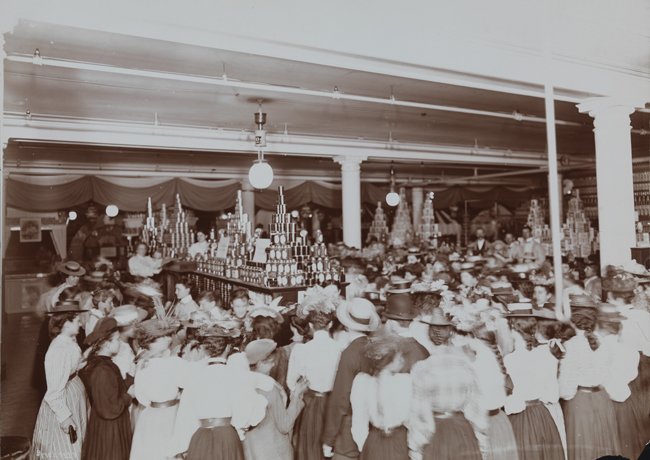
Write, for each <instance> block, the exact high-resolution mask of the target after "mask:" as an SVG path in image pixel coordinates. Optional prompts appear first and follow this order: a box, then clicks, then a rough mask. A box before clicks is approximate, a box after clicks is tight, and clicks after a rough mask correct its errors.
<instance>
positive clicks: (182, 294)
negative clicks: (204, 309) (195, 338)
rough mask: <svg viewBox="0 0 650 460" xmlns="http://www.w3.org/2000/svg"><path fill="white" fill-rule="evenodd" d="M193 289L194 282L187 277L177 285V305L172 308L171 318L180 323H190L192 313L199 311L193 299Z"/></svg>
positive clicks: (182, 278)
mask: <svg viewBox="0 0 650 460" xmlns="http://www.w3.org/2000/svg"><path fill="white" fill-rule="evenodd" d="M192 288H194V282H192V280H190V279H189V278H188V277H186V276H183V277H181V279H180V280H178V282H177V283H176V291H175V293H176V303H174V305H172V306H171V316H173V317H174V318H176V319H177V320H179V321H189V320H190V317H191V315H192V312H195V311H199V306H198V305H197V304H196V302H194V299H193V298H192ZM168 303H169V302H168Z"/></svg>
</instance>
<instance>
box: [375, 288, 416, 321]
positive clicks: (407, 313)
mask: <svg viewBox="0 0 650 460" xmlns="http://www.w3.org/2000/svg"><path fill="white" fill-rule="evenodd" d="M382 316H383V317H385V318H388V319H396V320H401V321H413V319H414V318H415V317H416V316H418V311H417V310H416V309H415V308H413V302H412V301H411V296H410V294H391V295H389V296H388V297H387V298H386V309H385V310H384V311H383V312H382Z"/></svg>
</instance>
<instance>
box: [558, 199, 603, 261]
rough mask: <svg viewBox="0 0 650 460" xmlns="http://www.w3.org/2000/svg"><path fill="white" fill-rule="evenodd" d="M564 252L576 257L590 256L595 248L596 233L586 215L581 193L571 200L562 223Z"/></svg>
mask: <svg viewBox="0 0 650 460" xmlns="http://www.w3.org/2000/svg"><path fill="white" fill-rule="evenodd" d="M562 236H563V238H562V252H563V253H564V254H569V253H572V254H573V255H574V256H575V257H589V256H590V255H591V254H592V250H593V249H594V247H593V245H594V240H595V239H596V234H595V231H594V229H593V228H592V227H591V222H590V220H589V219H588V218H587V217H586V216H585V212H584V207H583V203H582V200H581V199H580V194H579V193H578V195H577V196H575V197H573V198H571V199H570V200H569V210H568V212H567V218H566V222H565V223H564V225H562Z"/></svg>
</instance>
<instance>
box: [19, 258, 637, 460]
mask: <svg viewBox="0 0 650 460" xmlns="http://www.w3.org/2000/svg"><path fill="white" fill-rule="evenodd" d="M450 259H451V261H450ZM411 262H413V263H411V264H406V265H405V266H399V265H398V266H395V267H393V268H392V269H391V272H392V273H387V272H386V270H385V267H384V273H383V275H384V276H382V267H365V266H363V265H361V264H359V263H351V264H349V267H350V268H349V270H348V275H349V276H348V279H349V280H350V281H352V282H351V285H350V286H348V289H347V294H344V295H345V296H346V298H345V299H344V298H343V297H342V296H341V293H340V292H339V289H338V288H337V287H336V286H334V285H332V286H328V287H326V288H321V287H315V288H311V289H310V290H308V292H307V293H306V295H305V296H304V298H302V299H301V301H300V302H299V303H296V304H292V305H286V306H284V307H280V306H279V305H278V301H277V300H276V301H275V302H273V303H271V304H270V305H269V304H263V303H261V302H260V301H259V300H255V301H251V298H250V296H249V293H248V292H247V291H246V290H234V291H232V293H231V295H230V299H229V303H228V304H227V305H222V304H221V302H220V300H219V297H218V296H217V295H216V294H215V293H213V292H209V291H205V292H201V293H198V295H196V294H197V293H196V292H194V286H193V284H192V282H191V281H189V280H188V279H187V278H181V279H179V280H178V282H177V284H176V286H175V288H176V289H175V293H176V298H175V300H174V301H172V302H165V301H164V300H165V299H164V298H163V296H162V295H161V294H160V290H159V289H158V288H157V287H156V286H155V284H154V283H152V282H151V281H150V280H149V281H144V282H142V283H139V284H137V285H132V286H124V285H121V284H119V283H118V282H116V281H109V280H107V279H103V277H102V276H101V275H100V274H98V273H96V274H95V275H94V277H95V279H94V280H93V279H92V277H91V278H90V279H87V281H88V282H89V283H94V284H92V285H91V286H90V287H91V288H92V291H90V288H88V287H87V288H86V290H85V291H84V290H83V289H80V288H79V279H80V278H81V277H83V276H84V275H85V270H84V269H83V268H82V267H81V266H80V265H79V264H76V263H75V262H67V263H64V264H62V265H61V267H60V271H61V273H62V274H63V275H64V276H65V277H66V280H65V282H64V283H62V285H61V286H59V287H57V288H55V289H54V290H53V292H52V293H50V294H49V295H48V296H47V300H46V305H47V318H45V320H44V330H45V331H46V332H47V334H48V335H49V340H48V338H47V337H41V339H40V340H41V341H42V342H44V343H45V344H46V347H47V348H46V350H47V351H46V353H45V355H44V363H43V360H41V361H39V359H38V357H37V360H36V370H38V369H39V368H44V377H43V376H42V373H41V374H39V373H38V372H35V380H38V379H39V378H41V379H44V380H45V382H46V384H47V390H46V393H45V396H44V399H43V402H42V404H41V408H40V411H39V414H38V418H37V423H36V428H35V430H34V436H33V443H32V451H31V454H32V458H33V459H41V458H82V459H88V460H102V459H107V460H108V459H115V460H127V459H132V460H139V459H143V460H144V459H146V460H152V459H153V460H155V459H168V458H188V459H197V460H205V459H215V460H216V459H224V460H243V459H246V460H267V459H268V460H273V459H278V460H293V459H296V460H317V459H324V458H327V457H333V458H335V459H340V460H345V459H348V458H349V459H356V458H359V459H362V460H370V459H372V460H375V459H378V460H382V459H385V460H401V459H404V460H407V459H414V460H416V459H417V460H419V459H427V460H430V459H452V458H454V459H458V458H462V459H475V460H496V459H506V460H517V459H519V460H537V459H540V460H593V459H597V458H599V457H602V456H606V455H622V456H624V457H627V458H630V459H636V458H638V456H639V455H640V454H641V452H642V451H643V450H644V447H645V445H646V443H648V442H649V441H650V307H649V305H648V298H649V297H648V290H647V286H648V284H647V281H648V277H645V276H639V275H632V274H630V273H628V272H626V271H625V270H623V269H615V268H610V269H609V270H608V271H607V272H606V273H605V276H604V277H603V278H602V291H601V292H600V296H601V298H596V297H595V296H594V295H590V294H588V293H587V292H586V291H584V289H582V287H581V286H580V283H577V282H574V281H572V280H570V279H569V278H568V277H567V279H566V280H565V282H566V283H567V286H566V287H567V289H566V290H565V291H566V302H569V303H570V307H571V315H570V318H565V320H564V321H558V318H557V315H556V312H555V305H554V302H555V299H554V296H553V285H552V283H551V278H548V277H545V276H544V273H546V275H548V274H549V273H548V271H546V272H545V271H544V270H538V271H537V272H536V273H525V272H523V271H521V270H516V269H508V268H503V267H501V268H498V269H493V268H490V267H488V266H485V267H484V266H482V265H481V263H480V262H479V261H474V262H472V263H462V264H458V263H455V262H456V261H454V258H453V257H451V258H450V257H449V256H447V255H442V254H439V255H437V256H436V255H430V256H429V257H428V259H425V260H424V262H428V264H426V266H425V263H424V262H423V263H419V262H417V261H413V260H412V261H411ZM360 286H361V288H359V287H360ZM195 295H196V297H195ZM558 301H564V299H558ZM603 301H604V302H603ZM42 348H43V347H42V346H41V349H42Z"/></svg>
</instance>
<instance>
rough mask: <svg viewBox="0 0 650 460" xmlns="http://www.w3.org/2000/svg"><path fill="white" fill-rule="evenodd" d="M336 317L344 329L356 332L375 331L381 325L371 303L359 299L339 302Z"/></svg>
mask: <svg viewBox="0 0 650 460" xmlns="http://www.w3.org/2000/svg"><path fill="white" fill-rule="evenodd" d="M336 317H337V318H338V319H339V321H340V322H341V324H343V325H344V326H345V327H347V328H348V329H352V330H353V331H358V332H372V331H376V330H377V328H378V327H379V325H380V324H381V320H380V319H379V315H378V314H377V312H376V311H375V306H374V305H373V304H372V302H370V301H369V300H366V299H362V298H359V297H356V298H354V299H352V300H348V301H344V302H341V305H339V307H338V308H337V309H336Z"/></svg>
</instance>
